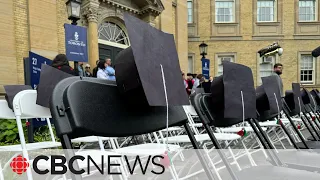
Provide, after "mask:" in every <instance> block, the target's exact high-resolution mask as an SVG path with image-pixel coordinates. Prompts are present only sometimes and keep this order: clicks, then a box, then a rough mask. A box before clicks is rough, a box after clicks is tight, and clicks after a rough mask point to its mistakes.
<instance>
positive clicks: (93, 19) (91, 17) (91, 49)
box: [83, 0, 99, 69]
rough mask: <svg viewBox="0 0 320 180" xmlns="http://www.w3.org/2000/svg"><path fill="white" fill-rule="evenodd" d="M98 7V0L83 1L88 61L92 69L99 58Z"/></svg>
mask: <svg viewBox="0 0 320 180" xmlns="http://www.w3.org/2000/svg"><path fill="white" fill-rule="evenodd" d="M98 8H99V1H98V0H86V1H85V2H84V3H83V16H84V17H85V22H86V24H87V27H88V61H89V64H90V66H91V67H92V69H93V67H95V66H96V61H97V60H99V46H98Z"/></svg>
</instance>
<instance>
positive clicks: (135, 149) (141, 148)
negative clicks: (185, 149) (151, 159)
mask: <svg viewBox="0 0 320 180" xmlns="http://www.w3.org/2000/svg"><path fill="white" fill-rule="evenodd" d="M168 145H169V150H170V151H177V150H179V149H181V147H180V146H179V145H173V144H168ZM112 151H114V152H116V153H119V154H124V155H132V156H135V155H162V154H164V153H165V152H166V151H167V145H166V144H159V143H147V144H138V145H133V146H128V147H123V148H119V149H114V150H112Z"/></svg>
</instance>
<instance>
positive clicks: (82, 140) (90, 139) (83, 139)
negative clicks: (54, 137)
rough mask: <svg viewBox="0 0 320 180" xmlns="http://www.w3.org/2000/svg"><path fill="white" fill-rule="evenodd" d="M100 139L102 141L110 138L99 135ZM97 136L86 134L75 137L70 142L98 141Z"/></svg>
mask: <svg viewBox="0 0 320 180" xmlns="http://www.w3.org/2000/svg"><path fill="white" fill-rule="evenodd" d="M100 139H101V140H102V141H107V140H109V139H110V138H108V137H100ZM98 141H99V140H98V136H86V137H80V138H76V139H72V140H71V142H73V143H81V142H83V143H90V142H98Z"/></svg>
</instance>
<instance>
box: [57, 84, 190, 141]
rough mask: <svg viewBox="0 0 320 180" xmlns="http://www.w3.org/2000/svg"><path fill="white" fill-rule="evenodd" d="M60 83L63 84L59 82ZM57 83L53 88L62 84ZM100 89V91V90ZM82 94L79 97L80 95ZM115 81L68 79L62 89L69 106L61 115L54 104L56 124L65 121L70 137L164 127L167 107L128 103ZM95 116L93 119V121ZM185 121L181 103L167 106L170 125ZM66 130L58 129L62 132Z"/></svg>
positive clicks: (135, 132) (114, 134)
mask: <svg viewBox="0 0 320 180" xmlns="http://www.w3.org/2000/svg"><path fill="white" fill-rule="evenodd" d="M61 85H62V86H63V84H61ZM59 86H60V83H59V84H58V85H57V87H56V88H55V89H59V88H61V87H59ZM102 92H103V93H102ZM57 93H58V91H55V92H54V94H53V95H52V98H51V104H52V106H59V105H57V104H59V102H58V103H55V101H59V100H58V99H59V97H61V95H59V94H57ZM79 97H81V98H79ZM124 100H125V98H124V97H123V96H122V95H121V93H120V92H119V91H118V88H117V87H116V86H114V85H108V84H105V83H97V82H94V81H91V80H89V79H88V80H82V81H76V82H73V83H71V84H70V85H69V86H68V87H67V88H66V89H65V90H64V93H63V104H62V105H63V106H64V107H65V108H68V109H69V110H68V111H66V112H65V115H64V116H62V117H61V115H59V113H58V112H57V110H55V109H56V108H54V107H52V106H51V109H52V110H53V118H54V119H55V120H56V121H57V122H56V123H57V127H58V128H61V127H64V126H65V124H67V122H69V124H67V125H68V126H69V127H70V129H69V132H68V134H69V137H70V138H76V137H83V136H90V135H96V136H104V137H123V136H132V135H138V134H145V133H149V132H154V131H157V130H161V129H164V128H165V127H166V107H152V106H149V107H144V108H141V107H140V106H131V105H129V104H127V103H126V102H125V101H124ZM93 120H94V121H93ZM186 121H187V116H186V114H185V112H184V110H183V108H182V106H171V107H169V126H173V125H180V123H184V122H186ZM63 133H66V130H65V129H64V131H61V129H57V135H58V136H61V135H63Z"/></svg>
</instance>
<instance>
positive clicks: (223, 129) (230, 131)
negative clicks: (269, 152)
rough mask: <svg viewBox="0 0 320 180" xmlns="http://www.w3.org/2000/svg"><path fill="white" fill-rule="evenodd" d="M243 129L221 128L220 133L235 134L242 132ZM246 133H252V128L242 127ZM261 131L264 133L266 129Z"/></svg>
mask: <svg viewBox="0 0 320 180" xmlns="http://www.w3.org/2000/svg"><path fill="white" fill-rule="evenodd" d="M242 128H243V127H229V128H221V129H220V131H221V132H225V133H237V132H239V131H241V130H242ZM244 128H245V130H246V131H247V132H254V131H253V129H252V127H244ZM262 130H263V131H266V130H267V128H264V127H263V128H262Z"/></svg>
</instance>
